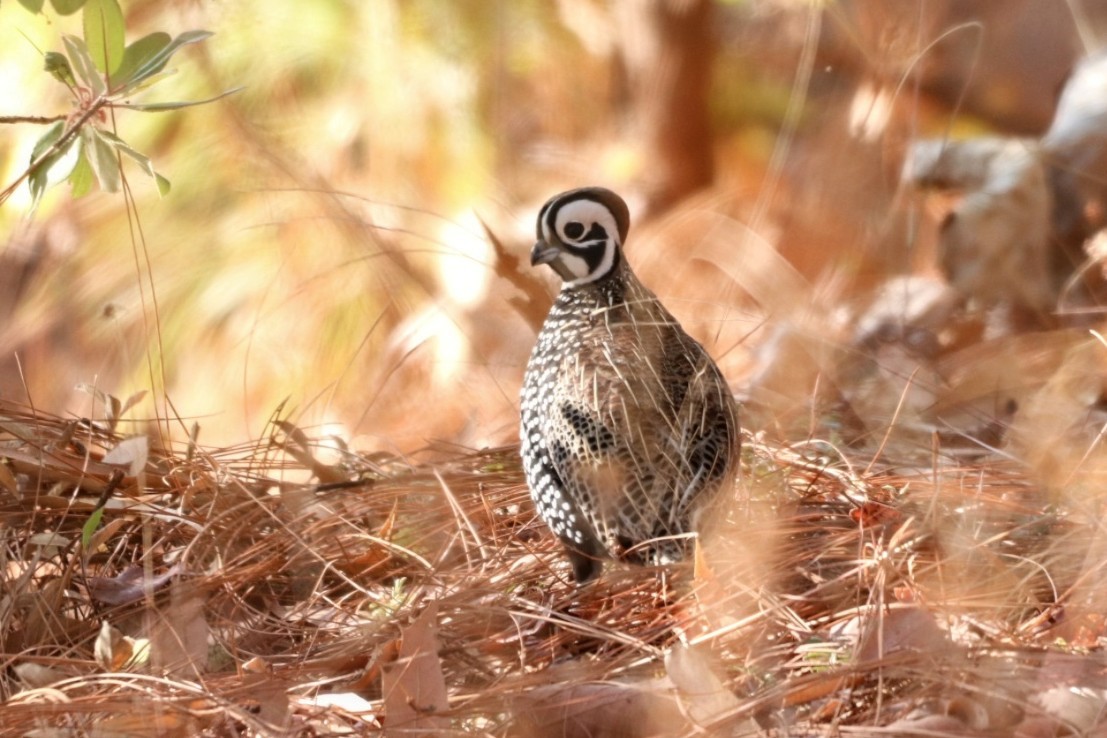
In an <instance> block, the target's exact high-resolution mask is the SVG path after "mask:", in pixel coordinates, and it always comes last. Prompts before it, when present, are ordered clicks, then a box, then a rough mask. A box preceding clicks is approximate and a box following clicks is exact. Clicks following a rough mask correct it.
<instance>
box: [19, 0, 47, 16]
mask: <svg viewBox="0 0 1107 738" xmlns="http://www.w3.org/2000/svg"><path fill="white" fill-rule="evenodd" d="M19 4H20V5H22V6H23V7H24V8H26V9H27V10H29V11H31V12H32V13H41V12H42V0H19Z"/></svg>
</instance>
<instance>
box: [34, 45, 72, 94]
mask: <svg viewBox="0 0 1107 738" xmlns="http://www.w3.org/2000/svg"><path fill="white" fill-rule="evenodd" d="M42 68H43V69H45V70H46V71H47V72H49V73H50V76H52V77H53V78H54V79H56V80H57V81H59V82H61V83H62V84H63V85H69V86H70V87H75V86H76V85H77V79H76V77H74V76H73V67H71V66H69V60H68V59H66V58H65V54H59V53H58V52H56V51H47V52H46V53H45V54H43V55H42Z"/></svg>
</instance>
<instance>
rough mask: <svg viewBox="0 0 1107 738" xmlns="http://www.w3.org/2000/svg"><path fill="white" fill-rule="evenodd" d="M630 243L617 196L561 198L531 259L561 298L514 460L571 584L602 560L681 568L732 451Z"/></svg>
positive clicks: (593, 192)
mask: <svg viewBox="0 0 1107 738" xmlns="http://www.w3.org/2000/svg"><path fill="white" fill-rule="evenodd" d="M629 229H630V214H629V211H628V208H627V205H626V203H625V202H624V201H623V200H622V198H620V197H619V196H618V195H617V194H615V193H614V192H612V191H610V190H607V189H603V188H600V187H586V188H582V189H576V190H570V191H568V192H563V193H561V194H560V195H557V196H555V197H553V198H551V199H550V200H549V201H548V202H547V203H546V204H545V205H543V206H542V209H541V211H540V212H539V214H538V224H537V236H538V240H537V242H536V243H535V244H534V248H533V250H532V251H531V255H530V260H531V264H532V265H540V264H545V265H548V266H550V267H551V268H552V269H553V271H554V272H556V273H557V274H558V276H559V277H561V279H562V281H563V284H562V286H561V290H560V292H559V293H558V296H557V299H556V300H555V302H554V304H553V307H552V308H551V309H550V312H549V315H548V316H547V317H546V321H545V323H544V324H543V326H542V330H541V331H540V332H539V334H538V340H537V342H536V344H535V346H534V350H533V351H532V353H531V355H530V360H529V361H528V362H527V368H526V373H525V376H524V379H523V389H522V397H521V402H520V406H521V407H520V410H521V416H522V418H521V427H520V441H521V445H520V452H521V455H522V460H523V467H524V471H525V473H526V478H527V484H528V486H529V487H530V492H531V496H532V498H533V499H534V502H535V505H536V507H537V509H538V513H539V515H540V516H541V517H542V518H543V519H544V520H545V522H546V523H547V525H548V526H549V527H550V528H551V530H552V531H553V533H554V534H555V535H556V536H557V537H558V538H559V539H560V540H561V542H562V543H563V544H564V546H565V549H566V552H567V554H568V557H569V560H570V562H571V564H572V568H573V576H574V578H575V579H576V580H577V581H578V582H586V581H588V580H590V579H592V578H594V577H595V576H597V575H598V574H599V573H600V572H601V571H602V567H603V560H604V559H609V558H614V559H620V560H624V561H629V562H631V563H637V564H656V563H668V562H671V561H675V560H679V559H681V558H683V557H684V555H685V554H686V553H687V552H688V545H689V543H688V541H689V538H690V535H689V534H691V533H694V532H695V531H696V529H697V522H698V521H699V519H700V518H701V517H702V516H703V514H704V512H705V511H706V510H707V509H708V508H709V506H710V504H711V502H712V501H713V500H715V499H717V497H718V493H719V492H720V491H722V490H723V489H725V488H727V487H728V485H730V484H731V483H732V482H733V476H734V469H735V468H736V464H737V457H738V451H739V444H740V439H739V428H738V411H737V408H736V406H735V403H734V397H733V395H732V394H731V392H730V389H729V388H728V386H727V383H726V380H725V379H724V378H723V375H722V374H721V373H720V372H719V369H718V367H717V366H716V365H715V362H714V361H712V359H711V357H710V356H709V355H708V353H707V351H705V350H704V348H703V346H701V345H700V344H699V343H697V342H696V341H695V340H694V339H693V338H692V337H691V336H689V335H688V334H687V333H685V332H684V329H683V328H681V326H680V324H679V323H678V322H677V321H676V319H675V318H674V317H673V316H672V315H671V314H670V313H669V311H668V310H666V309H665V307H664V306H663V305H662V304H661V302H660V301H659V300H658V299H657V297H656V296H655V295H654V294H653V292H651V291H650V290H649V289H647V288H646V287H645V286H644V285H643V284H642V283H641V282H640V281H639V280H638V278H637V277H636V276H635V274H634V272H633V271H632V270H631V268H630V265H629V264H628V263H627V261H626V258H625V256H624V254H623V244H624V242H625V241H626V237H627V231H628V230H629Z"/></svg>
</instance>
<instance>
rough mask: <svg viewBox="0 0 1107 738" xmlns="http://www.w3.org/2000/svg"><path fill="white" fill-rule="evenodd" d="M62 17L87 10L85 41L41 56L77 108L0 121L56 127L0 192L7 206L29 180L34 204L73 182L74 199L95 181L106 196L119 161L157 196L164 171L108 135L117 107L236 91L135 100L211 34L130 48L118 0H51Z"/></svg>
mask: <svg viewBox="0 0 1107 738" xmlns="http://www.w3.org/2000/svg"><path fill="white" fill-rule="evenodd" d="M20 4H22V5H23V6H24V7H25V8H27V9H28V10H30V11H31V12H35V13H37V12H41V10H42V6H43V4H44V3H43V0H20ZM51 5H52V6H53V7H54V9H55V11H57V12H58V13H59V14H61V15H68V14H70V13H75V12H77V11H78V10H83V26H84V38H79V37H77V36H73V35H69V34H65V35H63V36H62V45H63V46H64V48H65V53H61V52H57V51H49V52H46V53H45V54H43V61H44V69H45V71H46V72H47V73H48V74H50V75H51V76H52V77H53V78H54V79H56V80H57V81H58V82H60V83H61V84H63V85H65V87H66V88H67V89H68V90H69V92H70V95H71V96H72V98H73V111H72V112H71V113H69V114H68V115H64V116H11V117H9V118H5V119H0V123H17V122H18V123H36V124H52V125H50V128H48V129H47V131H46V132H45V133H44V134H43V135H42V136H41V137H40V138H39V139H38V141H37V142H36V143H35V146H34V150H33V151H32V153H31V162H30V165H29V166H28V167H27V169H26V170H25V171H24V172H23V174H21V175H20V176H19V178H18V179H16V181H15V182H13V183H12V184H11V185H9V186H8V187H7V188H6V189H5V190H4V191H3V192H0V204H3V203H4V202H5V201H6V200H7V199H8V197H10V196H11V194H12V192H14V191H15V189H16V188H17V187H18V186H19V185H20V184H22V183H23V181H24V180H26V181H27V182H28V185H29V186H30V189H31V195H32V197H33V202H34V207H37V206H38V203H39V202H40V201H41V199H42V196H43V194H44V193H45V192H46V190H47V189H48V188H49V187H50V186H52V185H55V184H58V183H60V182H63V181H68V182H69V183H70V185H72V188H73V197H81V196H83V195H85V194H87V193H88V192H90V191H91V190H92V185H93V183H94V182H95V183H97V184H99V186H100V189H101V190H103V191H104V192H118V191H119V189H120V186H121V182H122V175H121V162H122V160H123V157H126V158H128V159H131V160H132V161H134V162H135V163H137V164H138V165H139V168H140V169H142V171H144V172H145V173H146V174H148V175H149V176H150V177H152V178H153V179H154V182H155V183H156V185H157V188H158V192H159V194H161V195H165V194H166V193H167V192H168V191H169V180H168V179H166V178H165V177H163V176H162V175H161V174H159V173H158V172H157V171H156V170H155V169H154V165H153V162H151V160H150V158H149V157H148V156H146V155H145V154H142V153H141V152H139V151H137V150H136V149H134V148H133V147H131V146H130V145H129V144H127V142H126V141H124V140H123V139H122V138H120V137H119V136H118V135H116V133H115V132H113V131H112V130H109V122H110V121H112V120H113V117H112V116H110V115H109V114H108V113H109V112H110V111H112V110H115V109H121V108H122V109H129V110H136V111H140V112H161V111H167V110H178V109H180V108H186V107H190V106H193V105H203V104H205V103H209V102H212V101H214V100H218V99H220V98H222V97H225V96H227V95H230V94H232V93H234V92H237V91H238V89H240V88H235V89H232V90H227V91H226V92H223V93H221V94H219V95H216V96H215V97H211V98H208V99H206V100H194V101H171V102H154V103H137V102H133V101H132V100H131V99H130V98H131V96H132V95H134V94H136V93H139V92H142V91H144V90H146V89H148V88H150V87H152V86H153V85H155V84H157V83H158V82H160V81H162V80H163V79H165V78H166V77H168V76H170V75H171V74H172V73H173V72H172V70H166V66H167V65H168V63H169V60H170V59H171V58H172V57H173V55H174V54H176V53H177V51H179V50H180V49H181V48H183V47H185V46H188V45H190V44H195V43H199V42H200V41H203V40H205V39H207V38H208V37H209V36H211V35H212V34H211V32H209V31H186V32H185V33H182V34H180V35H179V36H177V37H176V38H172V37H171V36H170V35H169V34H167V33H163V32H161V31H158V32H155V33H151V34H149V35H147V36H143V37H142V38H140V39H138V40H137V41H134V42H133V43H131V44H126V43H125V32H124V30H125V29H124V19H123V11H122V9H121V8H120V6H119V2H118V0H51Z"/></svg>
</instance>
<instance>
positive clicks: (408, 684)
mask: <svg viewBox="0 0 1107 738" xmlns="http://www.w3.org/2000/svg"><path fill="white" fill-rule="evenodd" d="M0 432H2V434H3V436H2V442H0V456H2V457H3V459H4V464H3V466H2V467H0V473H2V475H3V476H2V477H0V481H2V482H3V484H2V485H0V487H2V492H0V494H2V497H0V515H2V523H3V528H2V529H0V530H2V535H3V541H2V548H0V556H2V557H3V565H4V568H3V570H2V571H3V584H4V586H3V588H2V591H3V593H4V597H3V598H2V599H0V632H3V633H4V643H3V652H4V653H5V654H6V662H5V665H4V666H5V668H4V671H3V675H2V677H0V690H2V691H3V701H4V707H3V714H4V725H5V728H6V729H8V730H18V731H23V730H32V729H35V728H38V729H46V727H47V726H56V727H57V728H59V729H62V728H64V729H66V730H68V731H75V732H68V733H65V734H67V735H70V734H72V735H80V734H84V731H90V730H91V731H93V732H96V731H99V732H98V733H96V734H98V735H122V734H129V733H128V731H133V732H135V733H137V734H142V735H150V734H155V733H156V734H159V735H194V734H199V733H201V732H203V733H205V734H213V735H218V734H224V733H225V731H228V730H231V731H245V732H246V733H247V734H272V733H273V732H274V731H287V730H291V731H293V732H296V731H299V730H307V729H314V730H316V731H318V732H324V733H325V732H327V731H330V730H339V729H343V730H345V729H350V730H353V729H366V728H370V727H375V726H379V725H381V724H382V723H383V724H387V725H391V726H392V727H393V728H396V727H402V726H400V725H398V724H397V722H396V720H397V718H396V717H395V716H396V715H397V714H398V712H397V711H398V710H399V708H398V707H397V705H398V704H402V703H403V699H402V698H400V697H398V696H397V694H399V693H397V692H395V690H400V692H402V693H403V694H409V693H410V691H411V690H412V689H416V688H418V687H419V685H422V686H424V687H425V686H426V684H427V683H428V682H433V681H436V680H438V681H441V683H442V684H443V685H444V690H445V691H444V695H445V698H444V699H445V700H446V702H444V703H441V704H437V703H433V704H435V705H436V706H435V707H434V709H433V710H431V708H430V707H426V709H424V710H422V711H421V710H420V709H419V708H418V705H416V706H415V708H414V713H413V716H414V717H413V718H412V719H414V720H416V721H417V722H418V721H420V720H430V719H431V718H433V720H432V722H431V723H426V724H424V723H419V724H422V725H423V726H424V728H426V727H427V726H428V725H431V726H432V727H433V729H435V730H439V731H440V732H461V731H474V730H476V731H477V732H486V733H493V734H501V733H503V732H505V731H506V732H509V733H510V732H513V731H515V732H514V734H519V735H526V734H544V733H541V730H553V731H554V733H550V734H558V735H560V734H561V733H560V732H559V731H560V730H561V728H558V727H556V726H558V725H574V724H576V725H592V726H593V728H594V729H597V730H598V729H601V728H602V727H603V726H606V725H609V723H608V722H607V721H608V720H610V719H613V718H612V715H613V714H615V713H613V712H612V710H615V708H614V707H610V709H608V708H603V709H599V710H597V709H596V707H595V706H596V705H609V706H610V705H613V704H616V703H618V704H624V703H626V701H627V700H630V703H631V704H634V705H636V707H635V708H634V709H636V710H637V709H642V710H645V709H649V710H655V711H656V712H657V717H656V719H657V720H658V721H659V722H658V723H657V725H659V726H665V727H664V730H666V731H669V732H673V733H683V732H684V731H686V730H691V729H692V725H693V724H695V723H699V724H701V725H704V726H709V727H710V730H712V731H716V734H735V733H734V731H738V733H737V734H744V732H743V731H755V730H761V729H762V728H757V727H756V726H757V725H758V724H761V725H762V726H763V728H768V727H769V726H770V725H771V724H776V725H778V726H783V725H790V726H791V729H793V730H795V731H797V732H800V733H801V734H806V733H807V732H815V733H819V732H820V731H822V730H823V729H824V727H825V726H828V725H829V724H831V723H839V724H842V725H850V724H873V723H874V722H875V723H877V724H885V725H887V724H893V723H895V724H897V725H909V724H910V722H909V721H911V720H913V719H916V718H918V719H921V717H919V716H922V715H926V716H930V717H933V716H934V715H937V714H946V713H951V714H956V715H961V716H963V715H964V714H967V715H969V718H971V720H975V721H976V723H975V724H977V725H980V726H987V727H988V728H989V729H995V728H996V727H997V726H1003V725H1007V726H1014V725H1017V724H1018V723H1019V722H1020V721H1026V720H1030V719H1032V718H1034V717H1035V716H1036V715H1038V714H1039V713H1041V710H1040V709H1039V708H1038V707H1035V706H1034V703H1033V701H1031V702H1030V703H1028V702H1027V700H1028V699H1029V698H1031V697H1033V696H1034V695H1036V694H1040V693H1041V692H1042V691H1043V689H1044V688H1043V687H1041V686H1040V685H1039V682H1040V681H1042V680H1046V681H1050V680H1053V679H1054V677H1053V676H1052V674H1053V671H1057V672H1058V673H1061V674H1063V675H1066V676H1065V677H1064V678H1065V679H1069V680H1075V681H1074V682H1073V683H1077V684H1079V683H1084V682H1083V681H1082V680H1083V679H1084V677H1081V676H1080V674H1082V673H1084V672H1085V671H1086V670H1087V669H1090V668H1093V664H1094V663H1095V661H1094V657H1091V656H1089V657H1084V658H1085V661H1080V660H1079V656H1080V654H1082V653H1086V649H1088V648H1089V646H1093V645H1094V644H1096V643H1097V642H1098V638H1099V637H1100V633H1101V628H1102V622H1103V621H1102V617H1101V615H1100V614H1099V613H1100V612H1101V610H1100V609H1099V608H1098V607H1097V604H1098V603H1097V598H1098V597H1099V595H1098V594H1097V591H1098V588H1097V587H1096V586H1095V582H1097V581H1098V576H1099V569H1100V567H1102V566H1103V564H1104V562H1105V561H1107V559H1105V558H1104V557H1103V556H1102V555H1101V554H1099V553H1097V551H1098V550H1099V548H1100V544H1099V543H1098V541H1099V540H1100V538H1101V536H1100V535H1098V530H1097V528H1098V524H1097V522H1096V520H1095V519H1093V518H1090V517H1088V516H1087V515H1086V514H1085V513H1084V512H1083V511H1079V510H1074V509H1073V508H1072V507H1071V506H1068V505H1058V504H1056V502H1055V501H1054V500H1053V499H1051V496H1050V495H1049V493H1048V491H1047V490H1045V489H1044V488H1043V487H1041V486H1040V485H1037V484H1035V483H1033V482H1031V481H1030V480H1029V479H1028V477H1027V476H1026V474H1025V472H1024V471H1023V470H1022V469H1020V468H1019V467H1018V466H1015V465H1011V464H1008V463H997V462H987V463H980V462H974V463H971V464H941V463H939V464H936V465H934V466H933V467H932V468H930V469H918V470H915V471H911V470H906V469H899V470H897V469H892V468H884V469H882V470H880V471H877V470H871V471H868V472H865V470H864V467H865V465H866V462H867V459H866V457H865V456H864V455H858V454H855V453H852V452H847V453H845V454H843V453H842V452H840V451H838V450H836V449H834V448H833V447H832V446H830V445H829V444H827V443H826V442H823V441H817V440H812V441H810V442H807V443H803V444H798V445H791V446H782V445H779V444H775V443H768V442H765V441H760V440H757V439H756V438H753V437H747V441H746V451H745V453H744V459H745V464H744V467H745V471H744V478H743V480H742V484H741V490H742V492H741V493H739V492H738V491H736V493H735V496H734V498H733V502H732V504H731V505H730V509H729V512H728V513H727V516H726V520H725V521H720V522H719V524H718V526H717V529H715V530H712V531H710V532H709V533H708V534H707V536H706V538H705V544H704V546H703V557H702V558H703V562H701V563H705V564H706V565H705V566H702V565H701V566H699V569H700V571H698V572H697V573H696V575H695V576H693V572H692V567H691V565H690V564H689V565H683V566H678V567H673V568H669V569H665V570H644V569H634V568H627V567H623V566H619V565H615V566H612V567H610V568H609V571H608V572H607V573H606V574H605V575H604V577H603V578H602V579H601V580H599V581H598V582H596V583H594V584H591V585H589V586H586V587H583V588H578V587H576V585H574V584H573V583H572V582H571V579H570V576H569V571H568V565H567V563H566V562H565V561H564V560H563V558H562V555H561V553H560V551H559V550H558V548H557V545H556V543H555V541H554V540H553V539H552V537H551V536H550V535H549V533H548V531H547V530H546V529H545V528H544V526H542V525H541V523H540V521H538V520H537V519H536V518H535V516H534V511H533V507H532V505H531V503H530V501H529V497H528V495H527V492H526V489H525V487H524V483H523V478H522V474H521V471H520V468H519V463H518V459H517V456H516V454H515V452H514V451H513V450H512V449H490V450H486V451H479V452H462V451H460V450H459V451H456V452H454V453H453V454H452V455H451V456H450V457H449V458H447V459H445V460H443V461H441V462H440V463H436V464H434V465H433V466H424V465H419V464H414V465H413V464H412V463H410V462H408V461H405V460H404V459H403V458H401V457H391V456H383V455H379V456H377V457H374V458H366V457H361V456H354V455H351V454H341V453H340V454H337V455H336V454H335V453H334V451H333V448H319V447H317V444H316V441H315V440H313V439H311V438H310V436H308V435H306V434H303V433H302V432H300V431H299V430H298V429H296V428H295V427H294V426H291V425H289V424H287V423H284V422H283V421H279V422H277V423H276V424H275V425H274V426H272V432H271V433H270V434H269V435H268V436H266V437H264V438H262V439H259V440H258V441H257V442H255V443H253V444H250V445H248V446H243V447H241V448H229V449H219V450H213V449H204V448H202V447H185V448H179V449H177V448H175V449H173V450H157V449H155V450H153V451H151V453H150V456H149V458H148V459H147V460H146V463H145V465H144V466H143V467H142V468H127V469H125V470H124V472H123V473H122V474H119V475H115V477H114V481H113V473H114V471H115V470H116V469H121V468H122V466H121V465H113V464H105V463H104V462H103V461H102V459H103V456H104V454H105V452H106V451H108V450H110V449H112V448H114V447H116V445H117V444H118V442H119V440H120V438H119V437H118V436H116V435H115V434H113V433H111V432H108V431H105V430H98V429H96V428H95V427H90V426H89V425H87V424H86V423H78V422H76V421H64V420H61V419H57V418H54V417H51V416H48V415H44V414H42V413H41V412H35V411H32V410H31V409H30V408H27V407H21V406H18V405H13V404H11V403H5V404H4V406H3V415H2V417H0ZM939 451H940V449H938V447H937V446H936V453H937V452H939ZM323 458H329V459H330V461H326V462H324V461H321V460H320V459H323ZM305 465H307V466H309V467H312V469H313V472H314V475H315V476H316V477H319V478H322V479H324V480H326V481H324V482H322V483H314V484H303V483H299V482H291V481H282V479H284V478H287V477H289V476H290V475H291V476H296V475H297V474H300V475H302V472H303V471H304V468H305ZM113 485H114V487H113ZM105 490H107V492H108V493H107V494H106V495H105V494H104V492H105ZM98 498H99V499H100V501H104V502H105V505H104V518H103V521H102V523H101V524H100V527H99V528H98V530H97V532H95V533H93V534H92V538H91V540H90V541H89V542H88V544H87V545H85V544H84V543H82V527H83V526H84V525H85V523H86V522H87V521H88V519H89V516H90V514H91V513H92V510H93V509H94V508H95V506H96V504H97V502H98ZM104 498H106V499H104ZM1088 502H1089V503H1090V501H1088ZM428 613H430V615H428ZM416 623H418V625H416ZM105 629H108V630H111V631H112V632H114V633H115V635H114V636H112V637H108V636H107V635H105ZM124 637H126V638H132V639H146V640H138V641H137V645H136V644H131V643H130V642H127V641H126V639H125V638H124ZM422 638H429V639H430V640H429V641H427V643H430V644H432V645H430V646H424V647H423V648H429V649H430V650H429V651H425V650H424V651H421V652H416V653H415V654H410V653H409V654H407V655H406V656H402V655H399V654H401V653H402V649H403V648H404V647H405V643H409V642H415V641H416V640H418V639H422ZM113 639H114V640H113ZM121 639H122V640H121ZM147 641H148V646H147V647H146V648H147V650H146V651H140V646H141V645H142V644H146V643H147ZM681 643H684V644H688V645H689V646H690V647H691V649H692V650H691V651H689V652H688V653H689V654H691V656H688V655H677V656H674V655H673V654H674V651H673V650H672V649H674V648H676V649H677V651H678V652H679V653H680V654H684V653H685V652H684V651H683V649H684V647H683V646H680V645H679V644H681ZM132 652H141V653H142V655H141V656H138V657H136V658H135V660H133V661H130V662H128V660H127V657H128V656H132ZM420 654H421V655H422V656H423V657H425V659H427V660H426V663H425V664H424V665H422V666H420V667H419V668H418V669H415V668H414V667H410V660H411V659H412V658H414V657H415V656H417V655H420ZM673 659H678V661H679V659H686V660H689V659H690V663H691V664H692V665H691V666H689V665H687V664H684V665H680V663H674V661H673ZM1087 659H1091V660H1090V661H1089V660H1087ZM404 664H409V667H405V666H404ZM689 673H691V674H693V675H694V676H693V677H691V682H689V677H688V676H687V674H689ZM712 674H714V675H715V676H714V677H711V676H710V675H712ZM1056 678H1057V679H1060V678H1061V677H1056ZM711 679H717V680H719V681H717V682H712V681H711ZM682 680H683V681H682ZM705 683H706V684H711V683H715V684H716V685H717V688H718V689H723V687H721V686H718V685H725V691H724V692H722V693H720V694H721V695H722V696H720V695H719V694H716V695H715V696H714V697H713V698H712V699H714V700H715V702H714V703H711V702H710V700H708V698H707V697H705V696H704V695H702V694H697V693H696V688H697V686H696V685H699V688H701V689H702V688H703V684H705ZM1065 683H1069V682H1065ZM689 684H691V685H692V686H689ZM588 685H593V686H591V687H589V686H588ZM604 685H606V686H604ZM1049 686H1050V687H1053V686H1056V685H1055V684H1052V683H1050V685H1049ZM388 690H393V691H388ZM627 690H631V691H632V692H633V695H631V693H630V692H627ZM674 690H675V691H674ZM428 699H429V698H428ZM613 700H614V701H615V702H614V703H613V702H612V701H613ZM679 705H683V707H680V708H679V709H678V706H679ZM705 705H706V707H705ZM427 710H431V712H427ZM682 711H683V712H682ZM689 711H690V712H689ZM943 711H944V712H943ZM616 712H617V711H616ZM1042 714H1048V713H1042ZM389 715H392V716H393V717H392V718H391V719H390V718H389ZM969 718H966V719H969ZM958 719H960V718H958ZM128 720H132V721H138V722H137V723H135V724H133V725H132V726H131V728H128V727H127V725H124V723H126V722H127V721H128ZM689 720H691V721H692V722H689ZM971 720H970V722H971ZM566 721H568V722H567V723H566ZM751 721H752V722H751ZM896 721H901V722H900V723H896ZM902 721H908V722H907V723H904V722H902ZM153 726H156V729H155V728H154V727H153ZM513 726H514V727H513ZM526 726H529V727H526ZM543 726H544V727H543ZM582 729H583V728H582ZM520 731H521V732H520ZM718 731H722V732H718ZM636 734H637V733H636Z"/></svg>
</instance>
